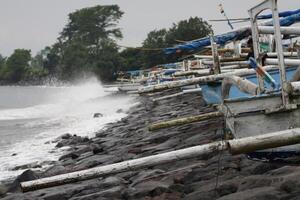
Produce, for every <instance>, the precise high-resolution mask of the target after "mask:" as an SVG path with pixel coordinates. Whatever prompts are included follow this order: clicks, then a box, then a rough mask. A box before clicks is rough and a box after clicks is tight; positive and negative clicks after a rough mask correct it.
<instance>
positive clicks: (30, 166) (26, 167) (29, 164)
mask: <svg viewBox="0 0 300 200" xmlns="http://www.w3.org/2000/svg"><path fill="white" fill-rule="evenodd" d="M41 167H42V166H41V165H40V164H39V163H38V162H33V163H28V164H25V165H19V166H16V167H14V168H13V169H12V170H15V171H16V170H22V169H30V168H32V169H34V168H41Z"/></svg>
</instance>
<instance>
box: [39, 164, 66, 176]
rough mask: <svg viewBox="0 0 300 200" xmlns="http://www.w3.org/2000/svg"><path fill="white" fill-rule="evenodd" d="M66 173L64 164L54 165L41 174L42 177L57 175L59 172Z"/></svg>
mask: <svg viewBox="0 0 300 200" xmlns="http://www.w3.org/2000/svg"><path fill="white" fill-rule="evenodd" d="M65 173H67V170H66V168H65V167H64V166H62V165H54V166H52V167H50V168H48V169H47V170H46V171H45V172H44V173H43V176H44V177H49V176H55V175H59V174H65Z"/></svg>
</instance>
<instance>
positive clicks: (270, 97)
mask: <svg viewBox="0 0 300 200" xmlns="http://www.w3.org/2000/svg"><path fill="white" fill-rule="evenodd" d="M266 9H271V11H272V18H273V26H274V28H273V30H272V31H270V30H269V28H263V29H259V28H258V26H257V16H258V15H259V14H260V13H261V12H262V11H264V10H266ZM249 14H250V21H251V32H252V39H253V48H254V56H255V59H253V58H252V59H250V60H249V61H245V62H243V64H244V65H248V66H251V67H252V68H253V69H252V70H251V69H236V70H234V71H232V72H224V73H220V72H221V71H222V68H220V61H219V56H218V54H215V55H214V52H217V50H216V49H214V48H213V41H212V39H211V43H210V44H212V54H213V55H212V56H211V58H212V59H213V62H212V64H213V65H214V66H213V71H217V73H215V75H209V76H205V75H206V74H205V73H206V71H207V70H206V71H205V73H203V72H204V70H202V71H201V70H198V71H196V73H194V74H199V75H202V76H201V77H197V78H192V79H190V80H186V81H182V82H178V83H171V84H169V85H168V86H167V87H165V89H170V88H176V87H182V86H184V85H189V84H199V85H200V87H201V92H202V96H203V98H204V100H205V101H206V102H207V104H217V105H218V106H217V108H218V111H219V112H220V113H222V115H223V116H224V120H225V124H226V129H227V130H228V132H229V133H230V135H231V136H232V137H233V138H236V139H241V138H245V137H250V136H260V135H264V134H268V133H272V132H276V131H283V130H289V129H292V128H299V127H300V120H299V117H300V107H299V106H300V93H299V91H300V88H299V87H300V76H299V74H300V68H299V69H298V67H299V66H300V53H299V52H300V50H299V48H298V53H297V52H296V55H295V52H292V53H290V55H293V56H298V58H297V59H285V58H284V55H286V54H287V53H284V52H283V47H282V45H281V44H282V38H281V37H282V34H281V30H283V32H284V33H285V34H286V35H300V29H299V28H293V27H290V28H288V29H286V28H285V29H282V27H280V20H279V17H278V16H279V15H278V8H277V2H276V1H275V0H267V1H264V2H263V3H261V4H259V5H258V6H256V7H253V8H252V9H250V10H249ZM287 30H288V31H287ZM259 33H265V34H271V33H274V37H275V42H276V52H274V53H269V55H272V57H274V56H275V57H277V59H266V60H265V64H272V65H274V64H275V65H276V66H268V67H261V66H259V64H257V60H259V57H260V49H259ZM218 39H220V38H218ZM187 46H188V45H187ZM176 48H177V47H174V48H173V49H176ZM171 50H172V48H169V49H168V51H171ZM200 57H201V56H198V58H200ZM216 57H217V58H216ZM203 58H207V56H203ZM215 65H216V66H215ZM277 66H278V67H277ZM216 67H218V69H215V68H216ZM254 70H255V71H256V74H255V73H253V72H254ZM181 74H187V75H189V74H193V72H192V71H191V73H189V72H186V73H184V72H183V73H181ZM263 79H264V80H265V82H266V83H267V84H268V86H265V84H264V80H263ZM163 89H164V88H162V87H159V86H158V87H156V88H151V89H150V90H156V91H161V90H163ZM147 90H149V88H144V91H147ZM162 99H163V98H162ZM197 119H199V120H202V116H197ZM197 119H195V120H193V119H192V118H189V119H187V120H186V122H187V123H190V122H195V121H197ZM204 119H207V118H204ZM199 120H198V121H199ZM179 121H180V119H179V120H177V122H179ZM181 121H184V120H181ZM175 122H176V120H174V123H173V122H171V123H169V125H170V124H171V125H175V124H176V123H175ZM179 124H180V123H179ZM181 124H182V123H181ZM153 127H154V128H153V130H154V129H156V128H155V127H159V124H154V126H153ZM161 127H164V126H161ZM150 129H152V128H150ZM248 155H249V156H250V157H251V158H258V159H268V160H272V159H276V158H284V157H288V156H292V155H300V145H292V146H284V147H279V148H272V149H265V150H262V151H256V152H251V153H248Z"/></svg>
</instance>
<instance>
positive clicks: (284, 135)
mask: <svg viewBox="0 0 300 200" xmlns="http://www.w3.org/2000/svg"><path fill="white" fill-rule="evenodd" d="M265 9H271V11H272V17H273V24H274V32H275V40H276V44H277V45H276V49H277V58H278V60H277V63H278V67H273V66H272V67H269V68H268V69H271V70H273V71H271V72H270V73H267V71H268V70H267V69H266V68H262V67H261V66H260V65H259V64H257V60H258V57H259V49H258V44H257V41H258V31H257V30H258V29H257V27H256V19H257V16H258V14H259V13H261V12H262V11H263V10H265ZM249 13H250V19H251V24H252V26H251V29H252V37H253V41H254V43H253V44H254V56H255V58H254V59H250V62H249V64H251V66H252V67H253V68H254V69H255V71H256V72H257V74H258V75H257V77H254V76H249V74H251V73H253V72H254V70H252V69H245V70H244V69H243V70H242V71H239V72H232V73H224V74H216V75H210V76H206V77H198V78H193V79H189V80H182V81H175V82H170V83H168V84H164V85H163V84H160V85H154V86H148V87H147V88H143V89H142V90H140V93H145V92H155V91H162V90H164V89H170V88H180V87H182V86H186V85H194V84H202V85H205V84H206V83H212V82H214V83H215V84H216V86H214V87H213V88H219V90H220V89H221V90H220V91H221V92H219V90H212V91H213V92H214V93H215V94H216V96H217V97H219V99H221V102H218V103H219V104H218V111H217V112H213V113H206V114H205V115H202V116H199V117H197V120H198V121H199V120H205V119H209V118H212V117H220V116H223V117H224V120H225V122H226V128H228V130H229V131H230V132H231V134H232V135H233V137H234V138H232V139H228V138H225V140H222V141H216V142H213V143H209V144H205V145H198V146H194V147H189V148H185V149H180V150H176V151H171V152H166V153H162V154H157V155H152V156H147V157H143V158H138V159H133V160H129V161H123V162H119V163H114V164H111V165H106V166H99V167H95V168H91V169H87V170H83V171H78V172H72V173H68V174H61V175H57V176H53V177H47V178H42V179H37V180H32V181H27V182H22V183H21V188H22V190H23V192H28V191H32V190H37V189H42V188H47V187H53V186H57V185H62V184H68V183H73V182H76V181H82V180H87V179H92V178H96V177H99V176H105V175H111V174H114V173H120V172H125V171H130V170H136V169H140V168H144V167H150V166H155V165H157V164H163V163H168V162H174V161H178V160H184V159H189V158H194V157H199V156H201V155H207V154H213V153H216V152H222V151H229V152H230V153H231V154H233V155H235V154H241V153H247V154H248V155H250V156H253V157H256V158H267V159H274V158H277V157H286V156H290V155H300V154H299V152H300V120H298V119H299V117H300V107H299V105H300V70H298V69H296V68H290V69H288V70H286V67H285V60H284V57H283V50H282V45H281V44H282V43H281V32H280V25H279V19H278V17H279V14H278V8H277V1H276V0H265V1H263V2H262V3H261V4H259V5H258V6H255V7H253V8H252V9H250V10H249ZM169 50H170V49H169ZM298 61H299V60H298ZM298 61H297V62H298ZM214 67H215V66H214ZM215 70H216V69H215ZM217 70H218V69H217ZM219 72H220V71H219ZM233 75H234V76H233ZM236 75H240V76H242V75H243V77H237V76H236ZM262 77H264V78H265V80H266V81H267V82H268V83H269V84H270V85H271V87H270V88H269V89H268V90H267V89H266V88H265V87H264V82H263V79H262ZM291 77H292V78H291ZM247 78H248V79H247ZM221 80H222V82H220V81H221ZM207 85H208V84H207ZM232 85H234V86H236V88H234V87H232ZM240 90H242V91H243V93H245V92H246V93H248V94H243V95H241V94H242V93H240ZM208 101H210V100H208ZM177 121H179V122H180V123H179V124H184V123H183V122H184V121H183V120H181V119H179V120H177ZM186 121H187V122H188V123H189V122H195V121H196V120H194V119H192V120H186ZM173 124H174V123H173Z"/></svg>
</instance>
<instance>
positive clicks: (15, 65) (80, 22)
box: [0, 5, 212, 83]
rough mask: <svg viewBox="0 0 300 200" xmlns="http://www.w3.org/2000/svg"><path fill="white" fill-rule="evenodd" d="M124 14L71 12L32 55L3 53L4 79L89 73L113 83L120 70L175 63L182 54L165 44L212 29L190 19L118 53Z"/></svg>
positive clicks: (115, 9) (103, 9)
mask: <svg viewBox="0 0 300 200" xmlns="http://www.w3.org/2000/svg"><path fill="white" fill-rule="evenodd" d="M122 15H123V12H122V11H121V10H120V8H119V6H117V5H104V6H101V5H99V6H95V7H89V8H84V9H80V10H77V11H75V12H73V13H70V14H69V21H68V23H67V25H66V26H65V27H64V29H63V30H62V32H61V33H60V35H59V37H58V41H57V42H56V43H55V44H53V45H52V46H49V47H45V48H44V49H43V50H41V51H40V52H39V53H38V54H37V55H35V56H34V57H33V58H31V54H30V50H25V49H16V50H15V51H14V53H13V54H12V55H11V56H10V57H8V58H7V59H6V58H4V57H3V56H1V55H0V81H1V83H5V82H9V83H17V82H19V81H21V80H25V81H27V80H29V81H30V80H41V79H42V78H43V77H45V76H49V77H50V78H52V77H54V76H56V77H57V78H59V79H62V80H65V81H72V80H74V79H77V78H79V77H82V76H85V75H86V74H89V73H94V74H96V75H97V76H98V77H99V78H100V79H101V80H102V81H112V80H114V79H115V74H116V73H117V72H118V71H120V70H122V71H125V70H138V69H141V68H144V69H145V68H150V67H153V66H155V65H157V64H163V63H170V62H175V61H177V60H178V58H179V57H178V55H175V56H169V57H167V56H166V55H165V54H164V52H163V51H162V50H163V48H166V47H170V46H173V45H176V44H179V43H180V42H181V41H190V40H194V39H197V38H201V37H205V36H207V35H208V34H209V33H210V32H211V31H212V30H211V26H210V25H209V24H208V23H207V22H206V21H204V20H202V19H201V18H198V17H194V18H193V17H191V18H190V19H188V20H182V21H180V22H178V23H177V24H173V26H172V27H171V28H169V29H160V30H153V31H151V32H149V33H148V35H147V38H146V39H145V40H144V41H143V46H142V48H141V49H139V48H137V49H134V48H128V49H124V50H123V51H121V52H119V47H118V45H117V44H116V40H118V39H121V38H122V32H121V30H120V28H118V26H117V25H118V22H119V20H120V19H121V17H122ZM179 56H181V55H179Z"/></svg>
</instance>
